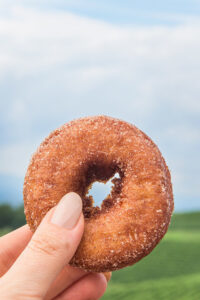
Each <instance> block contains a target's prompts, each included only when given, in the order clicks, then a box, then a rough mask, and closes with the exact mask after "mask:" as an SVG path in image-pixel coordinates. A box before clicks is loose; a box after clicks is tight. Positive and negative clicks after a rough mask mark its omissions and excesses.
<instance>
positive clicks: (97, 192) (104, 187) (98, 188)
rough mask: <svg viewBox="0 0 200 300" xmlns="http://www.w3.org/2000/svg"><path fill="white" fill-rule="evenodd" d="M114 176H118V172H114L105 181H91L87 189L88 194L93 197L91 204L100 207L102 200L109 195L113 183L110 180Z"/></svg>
mask: <svg viewBox="0 0 200 300" xmlns="http://www.w3.org/2000/svg"><path fill="white" fill-rule="evenodd" d="M115 178H120V175H119V173H118V172H116V173H115V174H114V176H113V177H112V178H110V179H109V180H108V181H107V182H100V181H95V182H93V183H92V185H91V187H90V189H89V191H88V196H92V197H93V206H98V207H101V205H102V203H103V200H104V199H106V198H107V197H110V194H111V191H112V189H113V185H114V184H113V182H112V180H113V179H115Z"/></svg>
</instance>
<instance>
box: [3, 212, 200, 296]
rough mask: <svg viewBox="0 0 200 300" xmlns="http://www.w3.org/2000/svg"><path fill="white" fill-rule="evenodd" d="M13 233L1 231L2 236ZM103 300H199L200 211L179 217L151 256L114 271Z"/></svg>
mask: <svg viewBox="0 0 200 300" xmlns="http://www.w3.org/2000/svg"><path fill="white" fill-rule="evenodd" d="M9 230H10V228H8V227H7V228H4V229H2V230H0V236H1V235H3V234H5V233H6V232H8V231H9ZM102 299H103V300H115V299H116V300H118V299H120V300H121V299H123V300H131V299H133V300H165V299H167V300H199V299H200V212H198V213H188V214H175V215H174V216H173V218H172V223H171V226H170V229H169V231H168V233H167V234H166V236H165V238H164V239H163V240H162V242H161V243H160V244H159V245H158V246H157V247H156V248H155V249H154V251H153V252H152V253H151V254H150V255H148V256H147V257H146V258H144V259H142V260H141V261H140V262H139V263H137V264H135V265H134V266H132V267H128V268H124V269H122V270H120V271H116V272H113V276H112V279H111V282H110V283H109V287H108V290H107V292H106V294H105V295H104V297H103V298H102Z"/></svg>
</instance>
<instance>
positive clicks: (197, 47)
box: [0, 0, 200, 211]
mask: <svg viewBox="0 0 200 300" xmlns="http://www.w3.org/2000/svg"><path fill="white" fill-rule="evenodd" d="M150 4H151V5H150ZM199 16H200V1H195V0H193V1H177V0H176V1H167V2H165V3H163V2H162V3H161V2H160V1H151V2H149V1H140V2H139V1H137V4H136V1H114V0H110V1H105V0H104V1H89V0H85V1H59V0H57V1H41V0H38V1H36V0H35V1H17V2H16V1H9V0H6V1H3V0H1V2H0V112H1V118H0V132H1V139H0V198H1V200H3V199H6V200H9V201H11V202H12V203H18V202H20V199H22V184H23V177H24V175H25V171H26V168H27V165H28V162H29V159H30V156H31V154H32V153H33V152H34V151H35V149H36V147H37V146H38V145H39V143H40V142H41V141H42V140H43V138H44V137H45V136H46V135H48V134H49V132H50V131H52V130H53V129H55V128H57V127H58V126H60V125H62V124H63V123H65V122H67V121H69V120H71V119H74V118H79V117H82V116H88V115H99V114H106V115H110V116H113V117H117V118H120V119H123V120H125V121H128V122H131V123H133V124H135V125H136V126H137V127H139V128H140V129H142V130H143V131H144V132H146V133H147V134H148V135H149V136H150V137H151V138H152V139H153V140H154V141H155V142H156V143H157V145H158V146H159V148H160V150H161V151H162V153H163V156H164V157H165V159H166V162H167V164H168V166H169V168H170V170H171V173H172V181H173V185H174V195H175V207H176V210H179V211H181V210H192V209H200V188H199V181H200V180H199V179H200V176H199V174H200V156H199V152H200V96H199V95H200V83H199V80H200V55H199V53H200V19H199ZM21 201H22V200H21Z"/></svg>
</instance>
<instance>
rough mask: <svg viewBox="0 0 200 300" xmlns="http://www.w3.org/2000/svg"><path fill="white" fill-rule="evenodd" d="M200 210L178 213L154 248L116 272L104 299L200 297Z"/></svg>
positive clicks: (184, 299) (187, 298) (194, 299)
mask: <svg viewBox="0 0 200 300" xmlns="http://www.w3.org/2000/svg"><path fill="white" fill-rule="evenodd" d="M199 249H200V213H189V214H175V215H174V216H173V218H172V223H171V226H170V228H169V231H168V233H167V234H166V236H165V238H164V239H163V240H162V241H161V243H160V244H159V245H158V246H157V247H156V248H155V249H154V250H153V252H152V253H151V254H150V255H148V256H147V257H145V258H144V259H142V260H141V261H140V262H138V263H136V264H135V265H133V266H132V267H127V268H124V269H122V270H119V271H116V272H113V276H112V279H111V282H110V284H109V287H108V290H107V292H106V294H105V296H104V297H103V299H104V300H111V299H124V300H132V299H134V300H165V299H166V300H168V299H173V300H190V299H192V300H196V299H200V260H199Z"/></svg>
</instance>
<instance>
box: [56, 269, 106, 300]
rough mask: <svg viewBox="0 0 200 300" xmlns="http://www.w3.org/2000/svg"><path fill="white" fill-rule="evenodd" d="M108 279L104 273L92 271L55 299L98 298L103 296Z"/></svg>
mask: <svg viewBox="0 0 200 300" xmlns="http://www.w3.org/2000/svg"><path fill="white" fill-rule="evenodd" d="M106 287H107V281H106V278H105V276H104V275H103V274H98V273H92V274H89V275H87V276H85V277H83V278H82V279H80V280H79V281H78V282H76V283H75V284H73V285H72V286H71V287H70V288H69V289H67V290H66V291H64V292H63V293H62V294H60V295H59V296H58V297H56V298H55V300H89V299H92V300H96V299H99V298H100V297H102V296H103V294H104V293H105V290H106Z"/></svg>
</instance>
